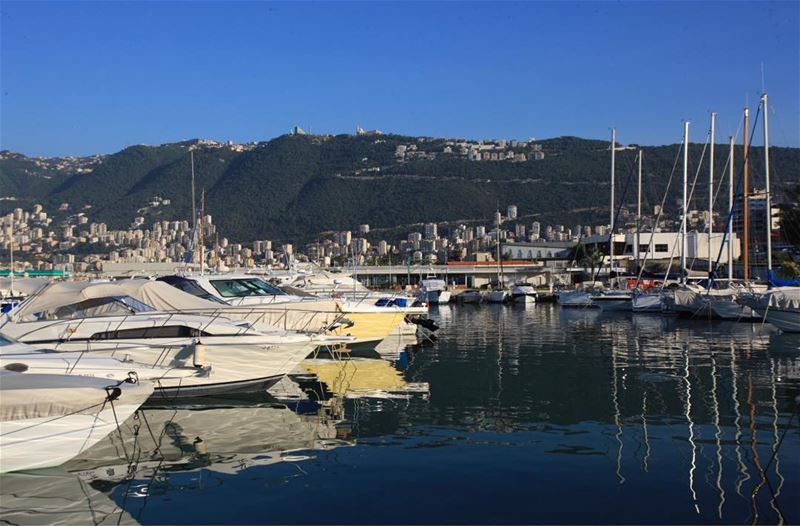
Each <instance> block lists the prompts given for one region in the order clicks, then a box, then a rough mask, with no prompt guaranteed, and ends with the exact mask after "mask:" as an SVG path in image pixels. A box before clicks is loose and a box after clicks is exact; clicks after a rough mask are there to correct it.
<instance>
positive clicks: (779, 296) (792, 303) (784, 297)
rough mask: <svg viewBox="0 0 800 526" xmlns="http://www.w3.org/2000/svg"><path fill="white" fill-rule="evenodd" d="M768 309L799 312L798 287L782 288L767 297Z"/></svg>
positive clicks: (799, 295) (799, 289)
mask: <svg viewBox="0 0 800 526" xmlns="http://www.w3.org/2000/svg"><path fill="white" fill-rule="evenodd" d="M769 306H770V308H777V309H784V310H800V287H782V288H779V289H775V290H774V291H773V292H772V293H771V294H770V295H769Z"/></svg>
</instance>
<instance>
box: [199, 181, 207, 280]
mask: <svg viewBox="0 0 800 526" xmlns="http://www.w3.org/2000/svg"><path fill="white" fill-rule="evenodd" d="M205 217H206V189H205V188H203V190H202V192H200V275H201V276H202V275H203V272H205V263H206V245H205V233H204V232H203V231H204V230H205V227H204V225H203V223H204V221H205Z"/></svg>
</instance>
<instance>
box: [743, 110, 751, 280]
mask: <svg viewBox="0 0 800 526" xmlns="http://www.w3.org/2000/svg"><path fill="white" fill-rule="evenodd" d="M749 126H750V109H749V108H745V109H744V174H743V175H742V177H743V179H742V223H743V230H744V235H743V236H742V266H743V267H744V268H743V273H742V277H743V278H744V280H745V281H748V280H749V279H750V196H749V195H748V192H749V191H750V190H749V184H750V181H749V175H748V170H749V168H750V166H749V163H748V162H747V161H748V159H747V150H748V149H749V148H748V147H747V131H748V130H747V128H748V127H749Z"/></svg>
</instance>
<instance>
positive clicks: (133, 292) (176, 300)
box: [114, 279, 225, 311]
mask: <svg viewBox="0 0 800 526" xmlns="http://www.w3.org/2000/svg"><path fill="white" fill-rule="evenodd" d="M114 285H117V286H118V287H120V288H121V289H122V290H123V291H124V294H125V295H126V296H130V297H132V298H134V299H136V300H139V301H141V302H142V303H144V304H145V305H150V306H151V307H153V308H154V309H156V310H161V311H188V310H197V309H213V310H219V308H220V307H225V306H224V305H222V304H220V303H215V302H213V301H208V300H204V299H203V298H198V297H197V296H194V295H192V294H189V293H188V292H184V291H182V290H180V289H178V288H175V287H173V286H172V285H170V284H169V283H165V282H163V281H150V280H147V279H124V280H120V281H115V282H114Z"/></svg>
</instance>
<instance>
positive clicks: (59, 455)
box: [0, 371, 153, 473]
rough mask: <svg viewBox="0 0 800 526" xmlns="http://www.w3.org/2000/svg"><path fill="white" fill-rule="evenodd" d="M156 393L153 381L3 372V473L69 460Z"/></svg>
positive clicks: (0, 444)
mask: <svg viewBox="0 0 800 526" xmlns="http://www.w3.org/2000/svg"><path fill="white" fill-rule="evenodd" d="M152 394H153V385H152V384H150V383H144V384H134V383H128V382H116V381H110V380H106V379H101V378H90V377H85V376H75V375H60V374H59V375H54V374H27V373H18V372H9V371H3V372H0V473H6V472H9V471H20V470H30V469H39V468H46V467H53V466H58V465H61V464H63V463H64V462H66V461H68V460H69V459H71V458H73V457H75V456H77V455H78V454H80V453H81V452H82V451H84V450H86V449H89V448H90V447H91V446H92V445H94V444H95V443H96V442H98V441H100V440H101V439H103V438H104V437H105V436H107V435H108V434H109V433H111V432H112V431H114V430H116V429H117V427H118V425H119V424H120V423H122V422H123V421H124V420H125V419H127V418H128V417H129V416H130V415H132V414H133V413H134V412H135V411H136V410H137V409H138V408H139V407H140V406H141V405H142V404H143V403H144V402H145V401H146V400H147V399H148V398H149V397H150V396H151V395H152Z"/></svg>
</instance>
